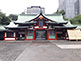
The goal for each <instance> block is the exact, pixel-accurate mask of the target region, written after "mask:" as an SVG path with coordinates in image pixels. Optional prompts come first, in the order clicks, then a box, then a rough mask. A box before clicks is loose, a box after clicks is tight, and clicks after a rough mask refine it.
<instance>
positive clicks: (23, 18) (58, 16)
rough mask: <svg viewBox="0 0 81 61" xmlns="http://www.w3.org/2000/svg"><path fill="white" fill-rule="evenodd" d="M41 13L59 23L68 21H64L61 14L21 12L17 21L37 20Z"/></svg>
mask: <svg viewBox="0 0 81 61" xmlns="http://www.w3.org/2000/svg"><path fill="white" fill-rule="evenodd" d="M40 15H42V16H43V17H44V18H46V19H48V20H51V21H55V22H57V23H67V21H64V19H63V16H62V15H61V14H41V13H40V14H38V15H37V14H20V15H19V16H18V20H17V21H16V22H15V23H26V22H27V21H31V20H35V19H36V18H38V17H39V16H40Z"/></svg>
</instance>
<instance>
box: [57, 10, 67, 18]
mask: <svg viewBox="0 0 81 61" xmlns="http://www.w3.org/2000/svg"><path fill="white" fill-rule="evenodd" d="M56 13H57V14H62V15H63V19H64V20H68V18H65V16H64V15H65V14H66V13H65V11H64V10H61V11H58V10H57V12H56Z"/></svg>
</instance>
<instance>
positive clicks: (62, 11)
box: [56, 10, 65, 15]
mask: <svg viewBox="0 0 81 61" xmlns="http://www.w3.org/2000/svg"><path fill="white" fill-rule="evenodd" d="M56 13H57V14H62V15H65V11H64V10H61V11H60V12H59V11H58V10H57V12H56Z"/></svg>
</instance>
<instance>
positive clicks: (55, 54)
mask: <svg viewBox="0 0 81 61" xmlns="http://www.w3.org/2000/svg"><path fill="white" fill-rule="evenodd" d="M57 44H61V45H62V44H63V45H67V44H69V45H72V44H73V45H76V44H77V45H81V41H78V42H75V41H72V42H71V41H64V40H63V41H62V40H58V41H57V40H56V41H49V42H26V41H17V42H5V41H0V61H81V49H61V48H60V47H58V46H57Z"/></svg>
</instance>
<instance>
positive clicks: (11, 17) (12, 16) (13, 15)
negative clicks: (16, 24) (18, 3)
mask: <svg viewBox="0 0 81 61" xmlns="http://www.w3.org/2000/svg"><path fill="white" fill-rule="evenodd" d="M9 18H10V19H11V20H17V19H18V15H15V14H10V15H9Z"/></svg>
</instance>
